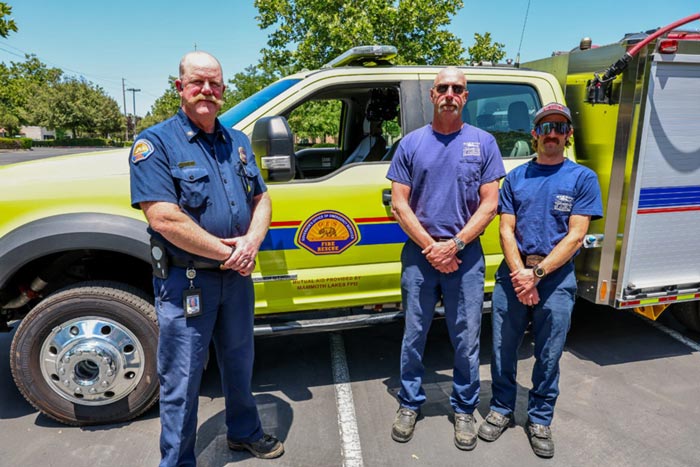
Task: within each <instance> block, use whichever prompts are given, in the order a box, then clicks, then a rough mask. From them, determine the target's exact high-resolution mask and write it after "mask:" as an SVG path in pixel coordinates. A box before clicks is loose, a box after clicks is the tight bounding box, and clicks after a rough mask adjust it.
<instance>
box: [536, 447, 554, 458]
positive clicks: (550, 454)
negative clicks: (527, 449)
mask: <svg viewBox="0 0 700 467" xmlns="http://www.w3.org/2000/svg"><path fill="white" fill-rule="evenodd" d="M532 452H534V453H535V454H537V456H539V457H543V458H545V459H551V458H552V457H554V452H545V451H540V450H538V449H535V448H532Z"/></svg>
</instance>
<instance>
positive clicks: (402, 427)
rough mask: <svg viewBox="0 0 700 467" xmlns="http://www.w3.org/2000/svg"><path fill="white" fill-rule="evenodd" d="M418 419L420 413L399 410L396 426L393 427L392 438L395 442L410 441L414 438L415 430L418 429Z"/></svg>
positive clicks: (395, 420)
mask: <svg viewBox="0 0 700 467" xmlns="http://www.w3.org/2000/svg"><path fill="white" fill-rule="evenodd" d="M417 418H418V412H416V411H415V410H411V409H407V408H406V407H399V410H398V411H397V412H396V418H395V419H394V425H393V426H392V427H391V437H392V438H393V440H394V441H398V442H399V443H405V442H407V441H410V439H411V438H413V430H414V429H415V427H416V419H417Z"/></svg>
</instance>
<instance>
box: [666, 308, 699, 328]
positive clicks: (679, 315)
mask: <svg viewBox="0 0 700 467" xmlns="http://www.w3.org/2000/svg"><path fill="white" fill-rule="evenodd" d="M671 310H672V312H673V317H674V318H676V319H677V320H678V321H680V322H681V324H683V325H684V326H685V327H687V328H688V329H690V330H691V331H695V332H700V302H697V301H695V302H681V303H674V304H673V305H671Z"/></svg>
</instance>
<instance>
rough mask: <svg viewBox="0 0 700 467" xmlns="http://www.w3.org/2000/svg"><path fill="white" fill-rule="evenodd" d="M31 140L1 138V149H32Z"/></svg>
mask: <svg viewBox="0 0 700 467" xmlns="http://www.w3.org/2000/svg"><path fill="white" fill-rule="evenodd" d="M32 143H33V141H32V139H31V138H0V149H31V148H32Z"/></svg>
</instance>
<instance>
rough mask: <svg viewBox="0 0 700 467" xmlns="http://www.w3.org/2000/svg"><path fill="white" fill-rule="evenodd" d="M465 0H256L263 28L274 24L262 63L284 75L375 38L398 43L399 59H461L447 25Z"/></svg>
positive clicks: (452, 61) (458, 45)
mask: <svg viewBox="0 0 700 467" xmlns="http://www.w3.org/2000/svg"><path fill="white" fill-rule="evenodd" d="M463 5H464V3H463V2H462V0H398V1H396V0H364V1H355V2H348V1H346V0H255V6H256V7H257V9H258V11H259V13H260V14H259V16H258V17H257V20H258V25H259V26H260V28H261V29H266V28H269V27H273V26H274V27H276V30H275V31H273V32H272V33H271V34H270V35H269V39H268V42H267V45H268V49H264V50H263V51H262V55H263V56H262V58H261V61H260V65H261V66H260V67H261V69H262V70H263V71H264V72H266V73H268V74H272V75H275V76H277V77H281V76H282V75H286V74H289V73H290V72H295V71H299V70H301V69H303V68H309V69H313V68H319V67H320V66H321V65H323V64H324V63H327V62H328V61H330V60H331V59H332V58H334V57H337V56H338V55H340V54H341V53H342V52H344V51H346V50H347V49H349V48H351V47H353V46H358V45H372V44H388V45H395V46H396V47H397V48H398V56H397V57H396V59H395V60H394V61H395V62H396V63H397V64H421V65H422V64H428V65H433V64H435V65H438V64H450V65H459V64H463V63H464V59H463V57H462V54H463V53H464V48H463V47H462V43H461V41H460V40H459V38H457V37H456V36H455V35H454V34H452V33H450V32H448V31H447V30H446V29H445V27H446V26H447V25H448V24H449V23H450V17H451V16H453V15H454V14H455V13H456V12H457V11H458V10H459V9H460V8H462V6H463Z"/></svg>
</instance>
